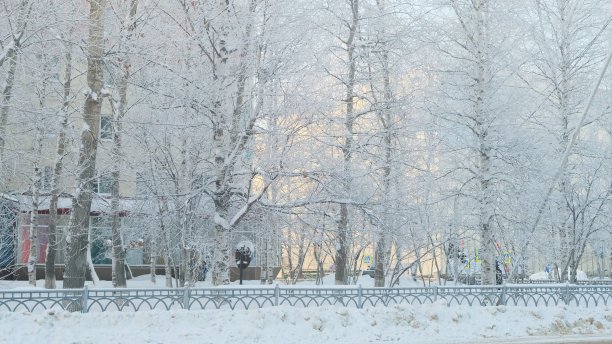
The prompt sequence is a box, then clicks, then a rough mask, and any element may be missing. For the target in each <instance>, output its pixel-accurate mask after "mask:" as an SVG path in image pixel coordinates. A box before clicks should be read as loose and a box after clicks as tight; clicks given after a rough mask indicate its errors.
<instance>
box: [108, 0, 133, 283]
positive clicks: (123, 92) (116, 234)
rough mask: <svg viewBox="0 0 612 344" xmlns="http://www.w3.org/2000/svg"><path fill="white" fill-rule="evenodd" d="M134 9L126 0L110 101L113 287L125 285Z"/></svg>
mask: <svg viewBox="0 0 612 344" xmlns="http://www.w3.org/2000/svg"><path fill="white" fill-rule="evenodd" d="M137 11H138V0H131V1H130V3H129V11H128V15H127V18H125V20H124V27H123V28H122V35H121V42H120V47H121V48H122V49H123V53H122V56H121V58H120V70H121V72H120V76H119V80H118V82H117V92H118V100H116V101H115V100H114V99H113V100H112V103H113V106H112V108H113V115H114V116H113V144H112V148H111V154H112V159H113V163H112V165H113V169H112V173H111V177H112V186H111V188H112V189H111V197H112V199H111V214H112V220H111V233H112V234H111V235H112V245H113V248H112V283H113V287H115V288H118V287H119V288H125V287H127V280H126V279H127V278H126V266H125V247H124V246H125V245H124V244H123V240H122V233H121V214H120V211H121V209H119V199H120V193H119V179H120V175H121V172H120V170H121V161H122V159H123V152H122V136H123V118H124V117H125V113H126V106H127V89H128V82H129V80H130V65H131V59H130V55H131V52H132V49H131V47H132V44H133V33H134V29H135V27H136V13H137Z"/></svg>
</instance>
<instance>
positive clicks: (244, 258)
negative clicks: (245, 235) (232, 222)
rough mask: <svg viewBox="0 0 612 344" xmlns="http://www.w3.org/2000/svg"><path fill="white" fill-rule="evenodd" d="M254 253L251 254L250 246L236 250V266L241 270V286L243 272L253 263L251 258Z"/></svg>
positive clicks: (243, 246)
mask: <svg viewBox="0 0 612 344" xmlns="http://www.w3.org/2000/svg"><path fill="white" fill-rule="evenodd" d="M251 255H252V252H251V248H250V247H249V246H248V245H242V246H239V247H237V248H236V254H235V258H236V265H237V266H238V269H239V270H240V284H242V271H243V270H244V269H245V268H248V267H249V264H250V263H251V259H252V257H251Z"/></svg>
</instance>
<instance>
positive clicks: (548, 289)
mask: <svg viewBox="0 0 612 344" xmlns="http://www.w3.org/2000/svg"><path fill="white" fill-rule="evenodd" d="M442 300H444V301H442ZM434 302H443V303H445V304H447V305H448V306H453V305H469V306H494V305H509V306H556V305H568V306H577V307H593V306H607V305H612V286H598V285H573V284H557V285H537V286H536V285H504V286H432V287H421V288H362V287H361V286H356V287H293V286H285V287H281V286H278V285H277V286H275V287H251V288H177V289H88V288H87V287H85V288H84V289H56V290H18V291H16V290H0V312H2V311H9V312H17V311H27V312H36V311H43V310H46V309H51V308H60V309H64V310H69V311H75V312H83V313H87V312H106V311H130V312H134V311H143V310H153V309H162V310H172V309H190V310H204V309H252V308H264V307H275V306H293V307H318V306H345V307H356V308H370V307H379V306H391V305H394V304H431V303H434Z"/></svg>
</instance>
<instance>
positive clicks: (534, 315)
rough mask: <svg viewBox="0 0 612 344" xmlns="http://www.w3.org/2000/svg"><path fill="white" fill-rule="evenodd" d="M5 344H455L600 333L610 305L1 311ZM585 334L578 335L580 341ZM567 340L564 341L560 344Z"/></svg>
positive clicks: (609, 326) (610, 319) (611, 321)
mask: <svg viewBox="0 0 612 344" xmlns="http://www.w3.org/2000/svg"><path fill="white" fill-rule="evenodd" d="M0 328H2V329H3V330H4V331H3V333H5V334H7V333H11V335H10V336H7V335H5V336H3V337H1V338H0V343H26V342H28V343H43V342H44V343H317V342H318V343H365V342H378V341H385V342H400V343H457V342H464V343H469V342H474V341H477V342H480V341H483V342H494V340H493V339H494V338H496V339H519V338H525V337H532V336H547V337H551V338H552V337H554V336H567V335H581V336H580V337H582V336H583V335H586V334H597V335H599V336H603V337H604V338H605V337H606V336H608V337H607V338H608V339H609V340H612V313H611V312H610V308H591V309H582V308H580V309H579V308H568V307H550V308H537V309H536V308H527V307H505V306H498V307H487V308H481V307H468V306H453V307H447V306H446V305H445V304H444V303H441V302H440V303H436V304H434V305H426V306H411V305H398V306H394V307H389V308H375V309H363V310H358V309H354V308H343V307H321V308H291V307H277V308H266V309H254V310H239V311H229V310H207V311H148V312H140V313H118V312H108V313H89V314H80V313H69V312H65V311H61V310H49V311H47V312H43V313H35V314H31V313H8V312H0ZM580 337H579V338H580ZM562 342H563V341H562Z"/></svg>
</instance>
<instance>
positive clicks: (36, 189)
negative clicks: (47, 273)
mask: <svg viewBox="0 0 612 344" xmlns="http://www.w3.org/2000/svg"><path fill="white" fill-rule="evenodd" d="M36 136H37V137H36V142H35V147H36V148H35V152H34V154H35V156H36V158H38V157H39V156H40V153H41V151H42V139H43V135H42V133H41V132H40V129H37V135H36ZM41 177H42V172H41V170H40V167H39V165H38V162H37V161H35V162H34V183H33V184H32V206H31V212H30V233H29V238H28V239H29V240H30V247H29V248H30V254H29V256H28V283H29V284H30V285H31V286H33V287H35V286H36V263H37V262H38V205H39V201H40V183H41Z"/></svg>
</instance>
